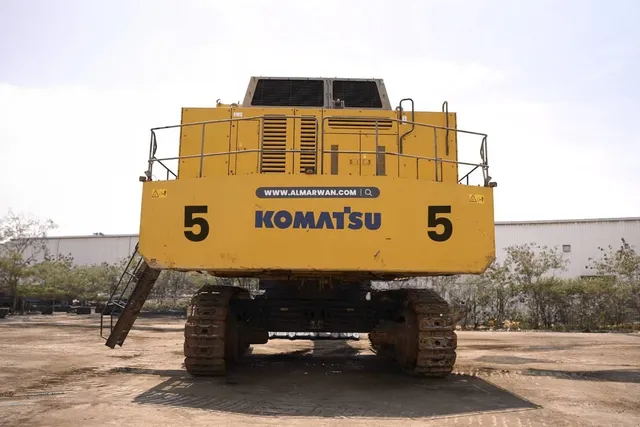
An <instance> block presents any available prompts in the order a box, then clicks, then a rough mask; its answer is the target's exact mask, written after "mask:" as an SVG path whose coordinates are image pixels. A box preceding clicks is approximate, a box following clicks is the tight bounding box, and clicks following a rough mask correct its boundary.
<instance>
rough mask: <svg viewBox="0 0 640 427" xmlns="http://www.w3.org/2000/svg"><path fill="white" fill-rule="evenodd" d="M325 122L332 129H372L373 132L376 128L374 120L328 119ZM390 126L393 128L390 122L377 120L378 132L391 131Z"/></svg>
mask: <svg viewBox="0 0 640 427" xmlns="http://www.w3.org/2000/svg"><path fill="white" fill-rule="evenodd" d="M327 121H328V122H329V127H331V128H334V129H374V130H375V128H376V120H375V119H365V118H362V119H360V118H347V117H337V118H330V119H329V120H327ZM392 126H393V121H392V120H388V119H378V130H387V129H391V127H392Z"/></svg>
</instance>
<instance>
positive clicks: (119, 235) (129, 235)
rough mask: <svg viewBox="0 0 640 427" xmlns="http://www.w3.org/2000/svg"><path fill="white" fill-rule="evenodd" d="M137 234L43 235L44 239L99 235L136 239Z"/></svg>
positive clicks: (80, 237) (95, 236) (97, 237)
mask: <svg viewBox="0 0 640 427" xmlns="http://www.w3.org/2000/svg"><path fill="white" fill-rule="evenodd" d="M138 236H139V235H138V234H75V235H71V234H67V235H61V236H56V235H53V234H51V235H48V236H47V237H45V239H86V238H94V239H99V238H101V237H102V238H105V237H109V238H113V237H135V238H136V239H137V238H138Z"/></svg>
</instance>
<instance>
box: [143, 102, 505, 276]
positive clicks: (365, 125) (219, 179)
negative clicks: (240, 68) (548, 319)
mask: <svg viewBox="0 0 640 427" xmlns="http://www.w3.org/2000/svg"><path fill="white" fill-rule="evenodd" d="M371 118H378V120H377V125H376V120H375V119H371ZM407 120H410V121H413V122H416V123H424V124H428V125H434V126H439V127H445V126H446V125H448V126H449V127H450V128H452V129H455V127H456V115H455V113H443V112H415V113H414V114H413V115H412V113H411V112H406V111H404V112H403V113H402V114H401V115H399V114H398V112H397V111H391V110H375V109H369V110H364V109H363V110H356V109H324V108H317V109H310V108H280V107H266V108H260V107H249V108H247V107H237V106H227V105H219V106H218V107H217V108H183V109H182V126H183V127H182V128H181V133H180V153H179V155H180V157H181V159H180V160H179V166H178V178H177V179H175V180H169V181H147V182H144V184H143V201H142V217H141V226H140V253H141V254H142V255H143V256H144V257H145V259H146V260H147V262H148V263H149V264H150V265H151V266H153V267H156V268H169V269H181V270H203V271H204V270H206V271H210V272H212V273H215V274H220V275H231V276H248V275H256V276H270V275H282V274H291V275H293V276H296V275H300V276H305V275H309V274H329V273H331V274H348V275H356V276H358V275H364V274H365V273H366V274H375V275H387V276H410V275H441V274H461V273H481V272H483V271H484V270H485V269H486V268H487V266H488V265H489V264H490V263H491V262H492V260H493V259H494V257H495V244H494V217H493V188H492V187H490V186H466V185H461V184H459V183H458V179H459V176H458V165H457V164H456V163H455V162H456V160H457V151H458V150H457V142H458V138H457V134H456V132H455V131H454V130H450V131H447V130H445V129H436V130H434V128H432V127H428V126H427V127H424V126H418V125H416V124H410V123H406V121H407ZM211 121H220V122H213V123H212V122H211ZM200 122H208V123H206V124H204V125H203V124H200ZM188 124H194V125H188ZM187 125H188V126H187ZM278 150H281V151H278ZM283 150H289V151H290V152H285V151H283ZM296 150H298V151H300V150H302V151H303V152H291V151H296ZM323 152H324V154H323ZM340 152H342V153H340ZM398 153H403V154H405V155H406V156H402V155H398ZM202 154H205V156H204V157H202V156H201V155H202ZM417 157H428V158H429V159H425V158H417ZM435 158H437V159H438V162H437V164H436V161H435V160H434V159H435ZM447 160H448V161H449V162H446V161H447ZM264 187H276V188H293V187H295V188H298V187H307V188H309V189H313V188H318V187H321V188H329V187H331V188H333V187H358V188H360V189H359V190H356V194H357V195H356V196H355V197H282V198H278V197H275V198H268V197H267V198H265V197H258V193H259V190H258V189H259V188H264ZM365 188H369V189H371V190H372V191H373V193H372V194H374V195H377V197H366V195H365V197H361V196H362V194H360V193H359V192H361V191H364V189H365ZM257 191H258V193H257ZM260 191H261V190H260ZM378 193H379V194H378ZM438 207H440V208H438ZM443 207H444V208H443ZM434 209H435V210H434ZM438 209H444V210H445V211H447V212H446V213H445V212H439V213H436V211H437V210H438ZM205 210H206V212H205ZM260 212H262V213H260ZM340 213H342V214H344V215H341V214H340ZM357 213H360V214H357ZM257 215H258V216H260V215H262V216H261V217H257ZM311 217H313V223H311V222H310V218H311ZM194 218H204V219H205V220H206V223H207V227H208V233H207V234H206V238H204V239H201V240H200V239H198V238H197V237H195V235H197V234H198V233H200V232H201V231H200V227H199V225H195V224H196V223H197V222H199V221H202V219H194ZM340 218H342V219H340ZM367 218H368V219H370V220H374V219H375V220H376V221H369V222H370V224H369V225H374V226H375V225H378V227H370V228H375V229H369V228H367V226H366V224H365V222H366V221H364V220H365V219H367ZM437 218H438V219H437ZM439 218H444V219H439ZM349 219H354V220H355V222H350V221H349ZM377 220H379V221H377ZM274 221H275V222H274ZM278 221H282V222H281V223H278ZM318 221H320V222H318ZM430 221H431V222H430ZM448 221H450V223H451V224H452V228H453V229H452V233H451V235H450V236H449V237H447V238H446V239H438V237H437V236H436V235H435V234H434V233H436V234H437V233H443V232H444V230H445V228H444V225H442V224H441V225H437V224H438V223H440V222H448ZM310 224H312V225H310ZM350 224H351V226H350ZM259 225H260V226H259ZM279 225H280V226H282V227H280V226H279ZM301 225H306V227H301ZM358 225H359V227H358ZM269 226H270V227H269ZM190 233H191V234H190ZM430 235H433V236H434V237H433V238H432V237H430ZM189 236H191V239H190V238H189Z"/></svg>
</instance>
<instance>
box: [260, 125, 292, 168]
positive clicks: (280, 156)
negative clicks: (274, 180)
mask: <svg viewBox="0 0 640 427" xmlns="http://www.w3.org/2000/svg"><path fill="white" fill-rule="evenodd" d="M262 148H263V151H262V156H261V161H260V173H285V171H286V161H287V153H286V152H285V151H284V150H286V149H287V119H286V118H285V117H265V118H264V129H263V133H262Z"/></svg>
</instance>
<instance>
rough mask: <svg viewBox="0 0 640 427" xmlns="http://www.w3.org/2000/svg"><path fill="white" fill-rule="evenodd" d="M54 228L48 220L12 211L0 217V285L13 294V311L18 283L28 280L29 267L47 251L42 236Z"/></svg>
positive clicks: (15, 305)
mask: <svg viewBox="0 0 640 427" xmlns="http://www.w3.org/2000/svg"><path fill="white" fill-rule="evenodd" d="M54 228H56V224H54V223H53V221H51V220H46V221H41V220H39V219H38V218H36V217H35V216H33V215H25V214H15V213H13V212H12V211H9V213H8V214H7V215H5V216H4V217H2V218H0V288H5V289H8V291H9V294H11V295H13V311H14V312H15V311H16V308H17V302H18V295H19V293H20V292H19V286H20V285H21V284H23V283H28V281H27V280H28V279H29V276H30V274H31V272H32V271H31V267H32V266H33V265H34V264H35V263H37V262H38V260H39V259H41V257H43V256H45V255H46V254H47V248H46V244H45V241H44V238H45V237H46V235H47V232H49V230H52V229H54Z"/></svg>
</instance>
